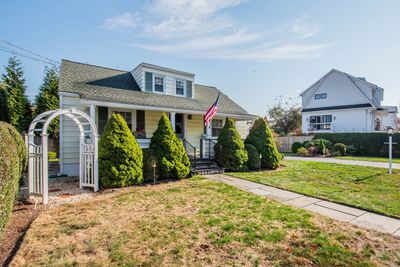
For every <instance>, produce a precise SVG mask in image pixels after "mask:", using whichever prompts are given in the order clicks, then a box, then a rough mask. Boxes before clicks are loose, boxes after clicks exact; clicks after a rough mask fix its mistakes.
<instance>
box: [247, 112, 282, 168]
mask: <svg viewBox="0 0 400 267" xmlns="http://www.w3.org/2000/svg"><path fill="white" fill-rule="evenodd" d="M244 142H245V143H246V144H251V145H253V146H255V147H256V149H257V151H258V153H260V154H261V168H263V169H276V168H278V167H279V165H280V163H281V160H282V155H281V154H280V153H279V151H278V148H277V147H276V144H275V141H274V138H273V136H272V131H271V129H270V128H269V127H268V125H267V122H266V121H265V120H264V119H262V118H259V119H257V120H256V121H255V122H254V124H253V126H252V127H251V129H250V132H249V135H248V136H247V138H246V140H245V141H244Z"/></svg>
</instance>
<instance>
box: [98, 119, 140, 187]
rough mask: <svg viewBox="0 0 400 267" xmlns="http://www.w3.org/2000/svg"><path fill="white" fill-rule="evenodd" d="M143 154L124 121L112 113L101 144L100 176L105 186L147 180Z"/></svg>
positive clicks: (118, 185) (116, 185) (130, 183)
mask: <svg viewBox="0 0 400 267" xmlns="http://www.w3.org/2000/svg"><path fill="white" fill-rule="evenodd" d="M142 166H143V153H142V149H141V148H140V146H139V144H138V143H137V142H136V139H135V137H134V136H133V134H132V132H131V130H130V129H129V128H128V125H127V124H126V122H125V120H124V118H122V116H121V115H119V114H112V116H111V118H110V120H109V121H108V122H107V125H106V128H105V130H104V133H103V135H102V136H101V139H100V142H99V176H100V183H101V185H102V186H103V187H124V186H129V185H133V184H139V183H141V182H142V181H143V172H142Z"/></svg>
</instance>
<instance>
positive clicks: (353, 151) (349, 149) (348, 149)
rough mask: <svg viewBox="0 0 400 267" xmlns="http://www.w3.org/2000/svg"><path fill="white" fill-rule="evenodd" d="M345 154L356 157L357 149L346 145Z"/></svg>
mask: <svg viewBox="0 0 400 267" xmlns="http://www.w3.org/2000/svg"><path fill="white" fill-rule="evenodd" d="M346 152H347V154H349V155H352V156H353V155H356V152H357V148H356V147H355V146H353V145H348V146H346Z"/></svg>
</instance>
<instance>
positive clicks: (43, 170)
mask: <svg viewBox="0 0 400 267" xmlns="http://www.w3.org/2000/svg"><path fill="white" fill-rule="evenodd" d="M58 116H67V117H68V118H70V119H71V120H73V121H74V122H75V123H76V125H77V127H78V128H79V133H80V134H79V137H80V138H79V140H80V141H79V143H80V144H79V145H80V146H79V147H80V148H79V155H80V157H79V158H80V160H79V187H80V188H83V187H92V188H93V190H94V191H98V190H99V175H98V147H97V146H98V133H97V127H96V124H95V123H94V121H93V120H92V118H91V117H90V116H89V115H88V114H86V113H85V112H83V111H80V110H78V109H75V108H69V109H57V110H50V111H46V112H44V113H42V114H40V115H39V116H37V117H36V118H35V119H34V120H33V121H32V123H31V125H30V126H29V131H28V138H27V139H28V140H27V147H28V151H29V169H28V189H29V194H30V195H38V196H41V197H42V203H43V204H48V201H49V192H48V191H49V190H48V189H49V188H48V182H49V181H48V178H49V177H48V155H47V152H48V151H47V150H48V134H47V129H48V127H49V125H50V123H51V122H52V121H53V120H54V119H55V118H56V117H58ZM38 134H39V135H40V136H41V144H35V141H34V139H35V138H34V137H35V135H38Z"/></svg>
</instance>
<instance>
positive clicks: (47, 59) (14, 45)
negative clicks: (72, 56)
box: [0, 39, 59, 63]
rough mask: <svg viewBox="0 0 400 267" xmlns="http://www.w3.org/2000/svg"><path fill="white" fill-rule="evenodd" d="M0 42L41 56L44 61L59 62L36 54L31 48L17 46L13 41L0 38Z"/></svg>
mask: <svg viewBox="0 0 400 267" xmlns="http://www.w3.org/2000/svg"><path fill="white" fill-rule="evenodd" d="M0 42H2V43H5V44H7V45H9V46H13V47H15V48H18V49H20V50H22V51H24V52H27V53H30V54H32V55H34V56H36V57H39V58H42V59H44V60H46V61H49V62H54V63H59V62H57V61H56V60H52V59H50V58H48V57H45V56H42V55H40V54H38V53H35V52H33V51H31V50H28V49H25V48H23V47H20V46H18V45H16V44H13V43H11V42H7V41H4V40H1V39H0Z"/></svg>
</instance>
